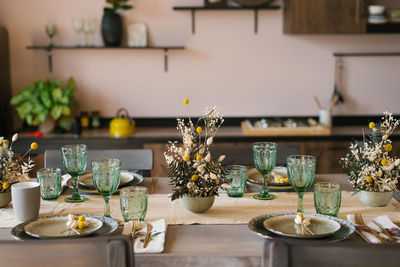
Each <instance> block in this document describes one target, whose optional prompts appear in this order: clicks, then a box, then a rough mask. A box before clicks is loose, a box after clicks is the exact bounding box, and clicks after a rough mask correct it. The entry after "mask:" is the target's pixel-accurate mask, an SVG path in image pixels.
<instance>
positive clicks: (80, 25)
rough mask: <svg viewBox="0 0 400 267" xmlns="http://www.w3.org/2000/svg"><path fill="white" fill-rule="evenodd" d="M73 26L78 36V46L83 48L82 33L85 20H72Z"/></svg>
mask: <svg viewBox="0 0 400 267" xmlns="http://www.w3.org/2000/svg"><path fill="white" fill-rule="evenodd" d="M72 26H73V27H74V31H75V32H76V33H77V36H78V46H82V36H81V35H82V31H83V19H81V18H74V19H73V20H72Z"/></svg>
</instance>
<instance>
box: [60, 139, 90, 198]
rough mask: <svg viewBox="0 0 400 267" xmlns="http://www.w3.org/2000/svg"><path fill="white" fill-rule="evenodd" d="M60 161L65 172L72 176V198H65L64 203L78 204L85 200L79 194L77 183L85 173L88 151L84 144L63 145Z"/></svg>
mask: <svg viewBox="0 0 400 267" xmlns="http://www.w3.org/2000/svg"><path fill="white" fill-rule="evenodd" d="M61 155H62V161H63V165H64V168H65V171H66V172H67V173H68V174H69V175H71V176H72V187H73V191H72V196H71V197H69V198H66V199H65V201H66V202H71V203H78V202H84V201H86V200H87V198H86V197H83V196H81V195H80V194H79V189H78V181H79V176H80V175H81V174H82V173H83V172H84V171H85V169H86V164H87V159H88V149H87V146H86V145H84V144H74V145H65V146H62V147H61Z"/></svg>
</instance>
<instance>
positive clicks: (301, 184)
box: [287, 155, 316, 212]
mask: <svg viewBox="0 0 400 267" xmlns="http://www.w3.org/2000/svg"><path fill="white" fill-rule="evenodd" d="M315 166H316V158H315V157H314V156H309V155H293V156H289V157H288V158H287V169H288V176H289V183H290V185H291V186H292V187H293V188H294V189H295V190H296V192H297V194H298V202H297V212H304V208H303V197H304V192H305V191H307V189H309V188H310V186H311V185H312V184H313V182H314V177H315Z"/></svg>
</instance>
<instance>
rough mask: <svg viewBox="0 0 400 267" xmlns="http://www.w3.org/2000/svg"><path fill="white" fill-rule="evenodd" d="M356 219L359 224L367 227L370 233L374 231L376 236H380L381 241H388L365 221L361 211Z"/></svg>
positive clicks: (356, 215)
mask: <svg viewBox="0 0 400 267" xmlns="http://www.w3.org/2000/svg"><path fill="white" fill-rule="evenodd" d="M355 221H356V224H358V225H359V226H362V227H365V228H366V229H367V230H368V231H369V232H370V233H372V234H373V235H374V236H375V237H376V238H378V239H379V241H381V242H382V243H387V242H386V240H385V239H384V238H383V237H382V236H380V235H379V233H378V232H377V231H376V230H374V229H372V228H371V227H369V226H368V225H366V224H365V223H364V219H363V217H362V215H361V214H359V213H356V214H355Z"/></svg>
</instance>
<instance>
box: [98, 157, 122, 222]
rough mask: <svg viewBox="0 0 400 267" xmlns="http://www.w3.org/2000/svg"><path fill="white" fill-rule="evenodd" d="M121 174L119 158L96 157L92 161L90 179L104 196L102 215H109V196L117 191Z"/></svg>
mask: <svg viewBox="0 0 400 267" xmlns="http://www.w3.org/2000/svg"><path fill="white" fill-rule="evenodd" d="M120 175H121V161H120V160H119V159H97V160H94V161H92V179H93V184H94V187H95V188H96V190H97V191H98V192H99V193H100V194H101V195H102V196H103V198H104V216H106V217H111V215H110V198H111V195H112V194H114V192H115V191H117V188H118V186H119V180H120Z"/></svg>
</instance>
